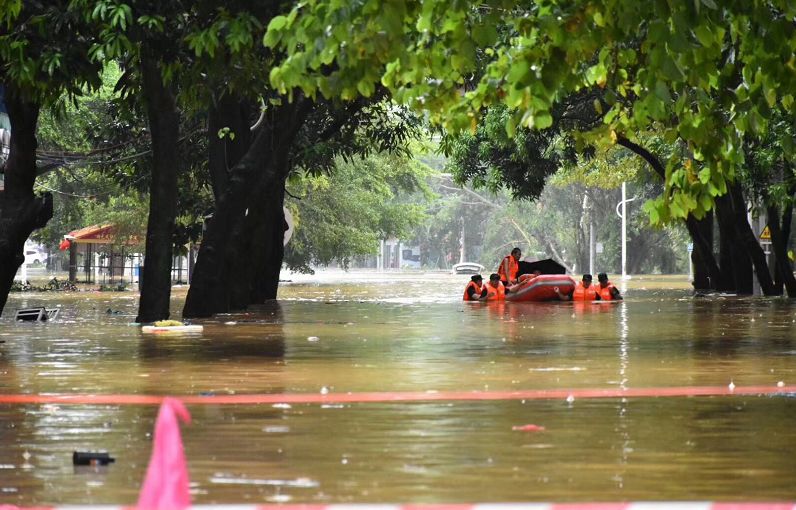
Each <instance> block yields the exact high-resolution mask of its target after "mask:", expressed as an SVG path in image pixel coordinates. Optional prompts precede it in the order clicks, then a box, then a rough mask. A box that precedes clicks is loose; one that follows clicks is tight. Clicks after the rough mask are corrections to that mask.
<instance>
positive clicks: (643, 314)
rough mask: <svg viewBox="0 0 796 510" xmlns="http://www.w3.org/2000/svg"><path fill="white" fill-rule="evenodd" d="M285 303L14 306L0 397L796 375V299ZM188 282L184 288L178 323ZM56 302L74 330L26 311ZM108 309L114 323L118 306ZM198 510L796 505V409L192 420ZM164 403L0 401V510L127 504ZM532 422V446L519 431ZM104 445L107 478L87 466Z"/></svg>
mask: <svg viewBox="0 0 796 510" xmlns="http://www.w3.org/2000/svg"><path fill="white" fill-rule="evenodd" d="M294 279H295V281H294V282H292V283H287V284H285V285H283V286H282V289H281V291H280V301H279V303H278V304H277V305H269V306H262V307H257V308H255V309H252V310H250V311H248V312H247V313H240V314H231V315H224V316H220V317H217V318H214V319H213V320H204V321H196V322H199V323H202V324H203V325H204V326H205V329H204V332H203V333H202V334H201V335H196V336H167V337H151V336H146V335H143V334H142V333H141V332H140V328H138V327H136V326H132V325H129V323H130V322H131V321H132V320H133V319H134V317H135V311H136V306H137V295H136V294H134V293H132V292H127V293H94V292H78V293H57V294H55V293H49V294H45V293H41V294H36V293H28V294H14V295H12V297H11V299H10V301H9V304H8V305H7V309H6V310H7V312H6V313H5V314H4V316H3V318H2V319H0V340H2V341H3V342H2V343H0V393H3V394H20V393H24V394H62V393H63V394H94V393H96V394H146V395H198V394H205V395H207V394H215V395H223V394H242V393H320V392H327V391H328V392H343V393H345V392H371V391H378V392H390V391H447V390H455V391H460V390H463V391H472V390H487V391H500V390H523V389H528V390H530V389H578V388H617V387H619V388H640V387H670V386H716V385H718V386H722V385H728V384H729V383H730V382H732V383H733V384H736V385H739V386H741V385H758V384H760V385H775V384H777V382H780V381H783V382H785V383H787V384H792V383H793V382H794V381H796V304H794V303H792V302H789V301H787V300H784V299H762V298H738V297H710V298H694V297H692V296H691V293H690V292H689V290H688V285H687V282H686V281H685V280H684V279H682V278H679V279H678V278H660V277H659V278H652V277H650V278H642V279H638V278H637V279H633V280H631V281H630V282H629V283H628V286H627V289H626V297H627V299H626V301H624V302H622V303H618V304H611V305H587V306H575V305H573V304H572V303H559V304H518V303H507V304H503V305H499V306H496V305H484V304H467V303H463V302H461V301H460V297H461V293H462V289H463V287H464V283H465V281H466V279H467V277H464V276H451V275H438V274H427V275H421V274H409V275H406V274H404V275H400V274H395V275H389V274H388V275H379V274H375V273H371V274H367V273H363V274H345V273H327V274H324V275H319V276H315V277H295V278H294ZM184 296H185V289H180V288H177V289H175V296H174V303H173V309H174V310H179V309H180V308H181V303H182V301H183V300H184ZM42 304H43V305H46V306H60V307H61V308H62V310H61V314H60V317H59V319H58V320H57V321H54V322H51V323H45V324H31V323H14V322H13V321H12V320H11V315H12V313H11V312H12V311H13V310H15V309H18V308H23V307H27V306H35V305H42ZM108 312H110V313H108ZM189 410H190V412H191V414H192V416H193V423H192V424H191V425H190V426H187V427H185V428H184V429H183V438H184V441H185V449H186V454H187V457H188V463H189V468H190V475H191V482H192V494H193V500H194V502H195V503H199V504H211V503H255V502H260V503H266V502H285V503H287V502H290V503H342V502H357V503H377V502H391V503H436V502H446V503H471V502H510V501H518V502H519V501H617V500H722V501H750V500H793V499H796V460H794V459H796V427H794V423H796V398H794V396H793V395H780V396H751V397H748V396H747V397H744V396H721V397H665V398H664V397H658V398H629V399H621V398H615V399H576V400H575V401H573V402H566V401H563V400H562V401H558V400H546V401H544V400H543V401H535V400H527V401H521V400H507V401H478V402H468V401H455V402H445V401H441V402H392V403H353V404H343V405H340V404H293V405H291V406H286V405H281V406H280V405H276V406H274V405H271V404H257V405H203V406H196V405H193V406H189ZM156 412H157V409H156V407H154V406H146V405H63V404H59V405H52V404H40V405H39V404H37V405H27V404H26V405H19V404H13V405H12V404H0V503H11V504H17V505H27V506H30V505H44V504H80V503H89V504H132V503H134V502H135V500H136V498H137V493H138V490H139V487H140V484H141V481H142V480H143V476H144V472H145V469H146V464H147V461H148V458H149V455H150V448H151V439H152V437H151V433H152V430H153V424H154V420H155V416H156ZM525 424H536V425H539V426H542V427H544V430H542V431H537V432H521V431H516V430H512V427H515V426H518V425H525ZM75 450H107V451H109V452H110V453H111V455H112V456H113V457H115V458H116V462H115V463H114V464H111V465H110V466H108V467H107V468H99V467H96V468H95V467H88V468H76V467H74V466H72V462H71V460H72V459H71V455H72V452H73V451H75Z"/></svg>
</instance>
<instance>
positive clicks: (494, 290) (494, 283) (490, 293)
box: [484, 273, 509, 301]
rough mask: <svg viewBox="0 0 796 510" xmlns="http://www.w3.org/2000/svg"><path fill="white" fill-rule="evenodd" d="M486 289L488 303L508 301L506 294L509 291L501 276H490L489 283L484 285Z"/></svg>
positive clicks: (494, 274) (495, 274)
mask: <svg viewBox="0 0 796 510" xmlns="http://www.w3.org/2000/svg"><path fill="white" fill-rule="evenodd" d="M484 287H485V288H486V300H487V301H503V300H505V299H506V292H508V291H509V290H508V289H507V288H506V286H505V285H503V282H501V281H500V275H499V274H497V273H492V274H491V275H489V281H488V282H486V283H485V284H484Z"/></svg>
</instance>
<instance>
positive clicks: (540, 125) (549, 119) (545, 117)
mask: <svg viewBox="0 0 796 510" xmlns="http://www.w3.org/2000/svg"><path fill="white" fill-rule="evenodd" d="M533 125H534V127H535V128H536V129H546V128H549V127H550V126H552V125H553V116H552V115H550V112H539V113H537V114H536V115H534V116H533Z"/></svg>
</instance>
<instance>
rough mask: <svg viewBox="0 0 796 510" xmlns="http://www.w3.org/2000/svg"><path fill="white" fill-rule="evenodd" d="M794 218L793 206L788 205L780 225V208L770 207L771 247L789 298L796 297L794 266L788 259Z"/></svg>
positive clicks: (778, 273) (780, 278)
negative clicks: (791, 225) (789, 240)
mask: <svg viewBox="0 0 796 510" xmlns="http://www.w3.org/2000/svg"><path fill="white" fill-rule="evenodd" d="M792 216H793V206H792V205H788V206H786V209H785V212H783V213H782V223H780V216H779V208H778V207H777V206H774V205H770V206H768V228H769V230H770V231H771V247H772V249H773V250H774V257H775V260H776V269H777V275H778V276H779V278H778V279H779V280H781V281H782V283H783V284H784V286H785V289H786V290H787V292H788V297H796V278H794V276H793V266H792V265H791V262H790V259H789V258H788V238H789V236H790V224H791V219H792Z"/></svg>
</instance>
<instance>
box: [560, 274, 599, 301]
mask: <svg viewBox="0 0 796 510" xmlns="http://www.w3.org/2000/svg"><path fill="white" fill-rule="evenodd" d="M591 281H592V276H591V275H590V274H584V275H583V278H582V279H581V281H579V282H578V283H577V285H575V288H574V289H572V292H570V293H569V294H564V293H562V292H561V291H559V289H558V287H555V288H554V289H553V290H554V291H555V292H556V294H558V299H560V300H562V301H569V300H570V299H571V300H573V301H599V300H600V293H599V291H598V290H597V287H595V286H594V285H592V284H591Z"/></svg>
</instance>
